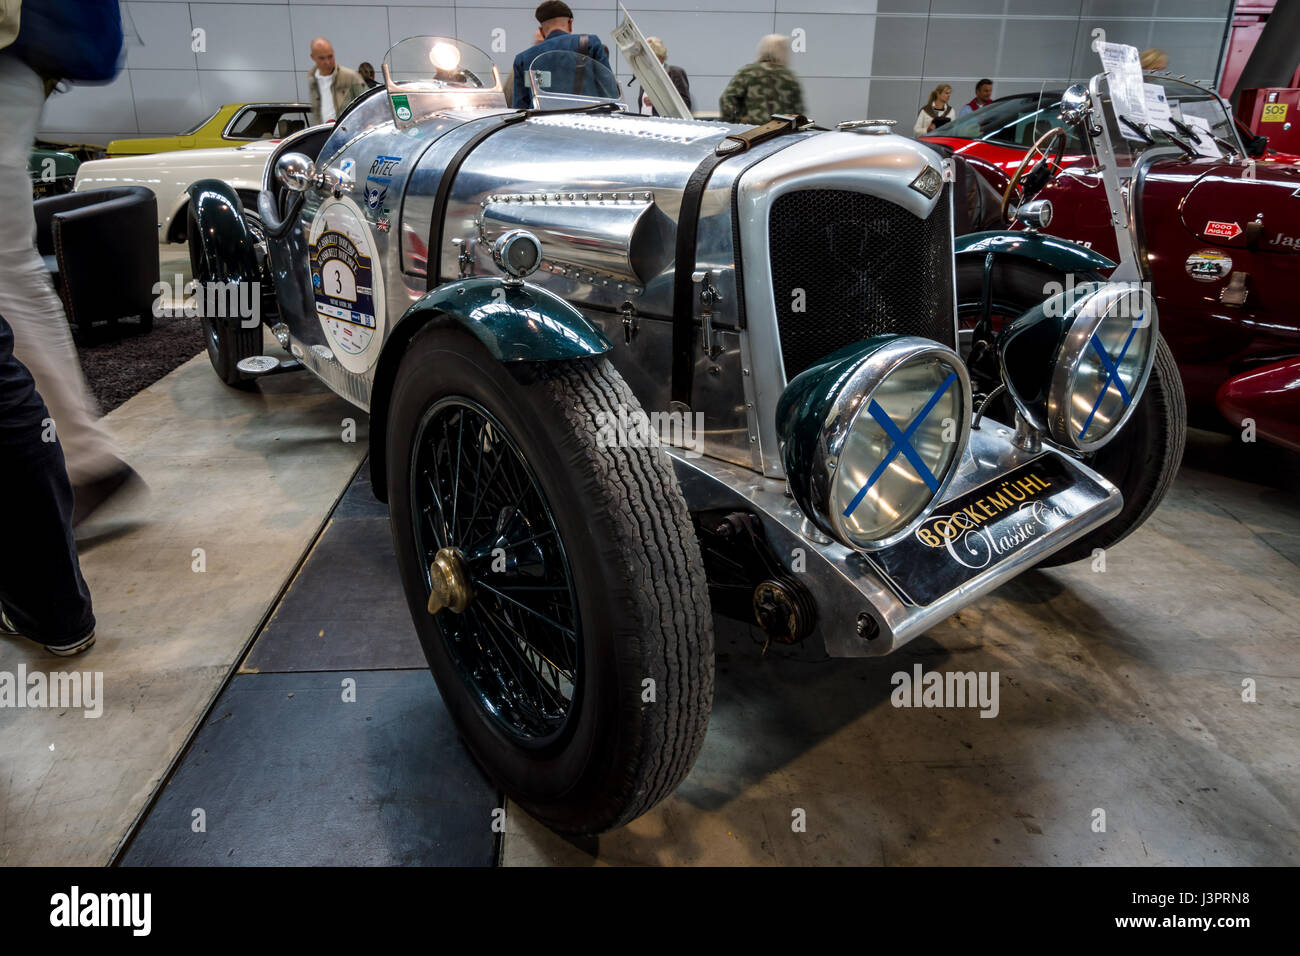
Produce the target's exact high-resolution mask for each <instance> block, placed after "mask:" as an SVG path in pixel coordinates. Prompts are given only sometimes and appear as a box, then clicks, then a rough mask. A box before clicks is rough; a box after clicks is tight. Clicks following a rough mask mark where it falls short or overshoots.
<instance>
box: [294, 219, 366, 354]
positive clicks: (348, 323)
mask: <svg viewBox="0 0 1300 956" xmlns="http://www.w3.org/2000/svg"><path fill="white" fill-rule="evenodd" d="M308 240H309V246H308V256H309V258H310V261H311V286H312V294H313V296H314V297H315V299H316V316H317V317H318V318H319V319H320V324H321V328H322V329H323V330H324V331H325V336H326V339H327V340H328V342H329V344H330V348H331V349H332V350H333V352H334V356H335V358H337V359H338V362H339V364H340V365H342V366H343V367H344V368H345V369H347V370H348V371H349V372H356V373H358V374H362V373H365V372H367V371H369V369H370V367H371V366H372V365H374V364H375V360H376V359H377V358H378V357H379V347H380V345H382V344H383V340H384V327H383V310H384V277H383V275H382V274H381V270H380V267H379V264H378V263H377V262H376V257H375V248H374V245H373V244H372V243H371V241H370V229H369V227H368V226H367V225H366V222H365V219H364V217H362V215H361V211H360V210H359V209H357V207H356V205H355V204H354V203H353V202H352V201H351V200H350V199H346V198H344V199H328V200H326V201H325V202H324V203H322V204H321V207H320V209H319V210H318V211H317V213H316V218H315V219H314V220H312V224H311V233H310V235H309V236H308Z"/></svg>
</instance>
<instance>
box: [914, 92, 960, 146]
mask: <svg viewBox="0 0 1300 956" xmlns="http://www.w3.org/2000/svg"><path fill="white" fill-rule="evenodd" d="M950 96H952V86H951V85H949V84H947V83H940V84H939V85H938V86H936V87H935V88H934V89H933V90H931V91H930V98H929V99H928V100H926V103H925V105H924V106H922V107H921V112H919V113H917V114H916V124H915V125H914V126H913V127H912V132H914V133H915V134H916V135H917V136H924V135H925V134H926V133H933V132H934V131H935V130H936V129H938V128H939V127H940V126H946V125H947V124H949V123H951V122H952V121H953V118H954V117H955V115H956V110H954V109H953V108H952V107H951V106H950V105H949V104H948V98H949V97H950Z"/></svg>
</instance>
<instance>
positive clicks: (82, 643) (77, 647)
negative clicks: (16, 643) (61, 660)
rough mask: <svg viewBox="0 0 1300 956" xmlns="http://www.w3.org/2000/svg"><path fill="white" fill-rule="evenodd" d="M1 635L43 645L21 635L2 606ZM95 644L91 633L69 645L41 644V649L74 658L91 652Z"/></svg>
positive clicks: (0, 616)
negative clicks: (76, 655) (75, 655)
mask: <svg viewBox="0 0 1300 956" xmlns="http://www.w3.org/2000/svg"><path fill="white" fill-rule="evenodd" d="M0 634H4V635H5V636H7V637H21V638H22V639H23V640H27V641H32V643H33V644H40V643H41V642H40V641H33V640H32V638H30V637H28V636H27V635H26V634H22V633H20V632H19V630H18V628H16V627H15V626H14V622H13V621H11V620H10V619H9V615H8V614H7V613H6V612H5V609H4V607H3V606H0ZM94 644H95V632H94V631H91V632H90V633H89V634H87V635H86V636H85V637H82V638H78V639H77V640H75V641H71V642H69V643H67V644H41V647H43V648H45V649H46V650H47V651H49V652H50V653H51V654H53V655H54V656H55V657H72V656H73V655H74V654H80V653H81V652H82V651H88V650H90V649H91V647H93V646H94Z"/></svg>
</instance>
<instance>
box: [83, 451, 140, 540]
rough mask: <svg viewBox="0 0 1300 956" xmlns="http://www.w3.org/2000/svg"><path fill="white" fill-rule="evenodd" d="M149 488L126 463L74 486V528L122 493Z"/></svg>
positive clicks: (121, 463) (120, 463)
mask: <svg viewBox="0 0 1300 956" xmlns="http://www.w3.org/2000/svg"><path fill="white" fill-rule="evenodd" d="M147 488H148V485H146V484H145V483H144V479H143V478H141V477H140V476H139V475H138V474H136V470H135V469H134V468H132V467H131V466H130V465H128V464H127V463H126V462H119V463H118V466H117V467H116V468H114V469H113V470H112V471H110V472H109V473H108V474H106V475H104V476H102V477H100V478H96V479H95V480H94V481H88V482H86V483H85V484H83V485H74V486H73V488H72V526H73V527H74V528H75V527H76V526H77V525H79V524H81V522H83V521H85V520H86V519H87V518H89V517H90V516H91V515H92V514H93V513H94V512H96V511H98V510H99V508H100V506H101V505H103V504H104V502H106V501H108V500H109V499H110V498H112V497H113V496H114V495H117V494H121V493H122V492H132V493H134V492H138V491H144V490H146V489H147Z"/></svg>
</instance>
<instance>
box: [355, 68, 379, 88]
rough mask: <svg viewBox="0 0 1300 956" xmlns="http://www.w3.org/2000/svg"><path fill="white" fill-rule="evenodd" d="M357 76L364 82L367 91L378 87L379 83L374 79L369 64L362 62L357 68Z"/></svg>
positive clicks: (373, 71) (372, 69)
mask: <svg viewBox="0 0 1300 956" xmlns="http://www.w3.org/2000/svg"><path fill="white" fill-rule="evenodd" d="M357 75H358V76H360V77H361V79H362V80H364V81H365V84H366V87H367V88H368V89H372V90H373V89H374V88H375V87H376V86H378V85H379V81H378V80H376V79H375V68H374V67H373V66H371V65H370V63H369V62H364V63H362V64H361V65H360V66H358V67H357Z"/></svg>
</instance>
